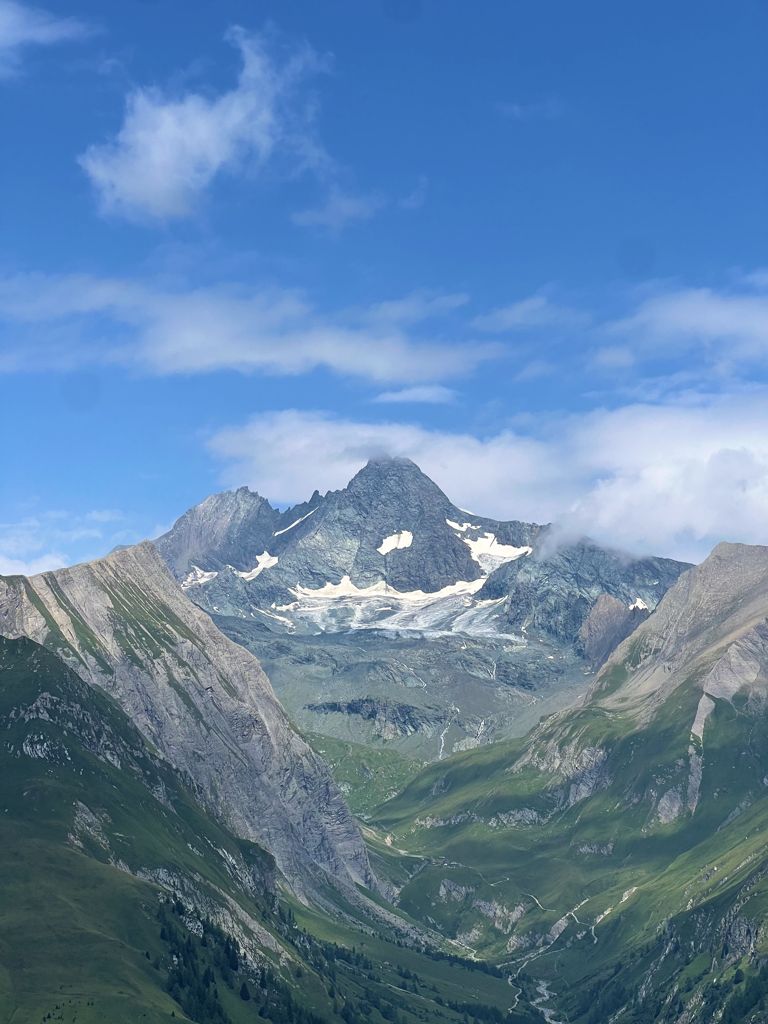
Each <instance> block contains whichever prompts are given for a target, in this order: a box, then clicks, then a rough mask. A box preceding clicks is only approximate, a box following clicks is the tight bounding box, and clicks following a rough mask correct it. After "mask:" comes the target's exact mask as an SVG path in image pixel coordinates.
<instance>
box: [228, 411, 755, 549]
mask: <svg viewBox="0 0 768 1024" xmlns="http://www.w3.org/2000/svg"><path fill="white" fill-rule="evenodd" d="M210 449H211V451H212V452H213V453H214V455H215V456H216V457H217V458H219V459H221V460H222V461H223V462H224V463H225V464H226V470H225V479H226V482H227V483H230V484H241V483H249V484H251V485H252V486H254V487H256V488H257V489H258V490H259V491H260V492H261V493H262V494H267V495H268V496H269V497H271V498H273V499H274V500H276V501H285V502H291V501H299V500H303V499H305V498H306V497H307V495H308V494H310V493H311V492H312V490H313V489H314V488H315V487H317V488H319V489H320V490H324V489H326V488H329V487H330V488H337V487H342V486H344V484H345V483H346V482H347V481H348V480H349V478H350V477H351V476H352V475H353V474H354V473H355V472H356V471H357V469H359V468H360V466H361V465H362V464H363V463H364V462H365V461H366V459H368V458H369V457H371V456H373V455H379V454H384V453H387V454H392V455H403V456H408V457H410V458H412V459H414V461H415V462H417V463H418V464H419V465H420V466H421V468H422V469H423V470H424V471H425V472H426V473H427V474H428V475H429V476H431V477H432V478H433V479H434V480H436V482H437V483H438V484H439V485H440V486H441V487H442V488H443V489H444V490H445V491H446V493H447V494H448V495H449V496H450V497H451V498H452V500H453V501H455V502H456V504H458V505H459V506H461V507H465V508H472V509H474V510H475V511H476V512H479V513H484V514H486V515H489V516H498V517H508V518H520V519H525V520H532V521H539V522H542V521H554V522H557V523H558V524H560V526H561V528H562V529H563V531H565V533H566V534H568V535H572V534H581V533H586V534H589V535H591V536H593V537H595V538H597V539H598V540H600V541H602V542H603V543H607V544H613V545H616V546H618V547H620V548H624V549H626V550H629V551H637V552H650V553H655V554H665V555H672V556H677V557H682V558H690V559H698V558H701V557H703V556H704V555H705V554H706V553H707V551H708V550H709V549H710V548H711V547H712V546H713V545H714V544H715V543H717V542H718V541H719V540H722V539H727V540H738V541H744V542H748V543H768V395H767V394H766V393H765V391H759V392H758V391H755V392H754V393H752V394H751V395H749V394H742V395H739V396H731V397H728V396H726V397H710V398H706V399H699V400H697V401H695V402H693V401H692V402H690V403H688V404H683V403H673V402H668V403H666V404H664V403H662V404H657V405H650V404H640V403H638V404H634V405H630V406H626V407H624V408H620V409H615V410H597V411H594V412H591V413H588V414H584V415H579V416H563V417H557V418H552V419H550V420H549V421H547V422H545V423H543V424H540V430H539V432H538V433H536V434H533V433H527V434H526V433H523V432H519V431H517V432H516V431H512V430H507V431H501V432H499V433H497V434H494V435H491V436H486V437H475V436H472V435H471V434H469V433H463V432H451V431H441V430H427V429H425V428H423V427H420V426H416V425H412V424H403V423H369V422H364V421H352V420H347V419H336V418H333V417H332V416H330V415H326V414H323V413H307V412H299V411H284V412H276V413H268V414H264V415H261V416H257V417H254V418H253V419H252V420H251V421H249V422H248V423H246V424H244V425H243V426H240V427H233V428H231V429H228V430H223V431H220V432H219V433H217V434H216V435H215V436H214V437H212V438H211V440H210Z"/></svg>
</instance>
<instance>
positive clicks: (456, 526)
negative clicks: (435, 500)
mask: <svg viewBox="0 0 768 1024" xmlns="http://www.w3.org/2000/svg"><path fill="white" fill-rule="evenodd" d="M445 521H446V523H447V524H448V525H449V526H450V528H451V529H452V530H456V532H457V533H466V532H467V530H479V529H480V527H479V526H475V525H474V524H473V523H454V521H453V520H452V519H446V520H445Z"/></svg>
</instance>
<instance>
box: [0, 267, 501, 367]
mask: <svg viewBox="0 0 768 1024" xmlns="http://www.w3.org/2000/svg"><path fill="white" fill-rule="evenodd" d="M432 301H433V302H438V303H439V300H432ZM443 301H445V300H443ZM450 301H454V300H450ZM425 304H426V306H427V307H429V300H428V299H425V298H414V297H413V296H411V297H408V298H406V299H405V300H403V305H402V306H399V307H398V304H397V303H393V304H392V305H391V307H390V308H389V309H388V311H386V307H382V306H378V307H376V306H374V307H372V308H371V310H370V313H369V315H366V312H365V311H364V310H356V311H348V312H346V313H339V314H336V315H329V314H324V313H321V312H320V311H318V310H317V309H315V308H314V307H313V306H312V305H311V304H310V303H309V302H308V300H307V299H306V298H305V297H304V296H303V295H302V294H301V293H299V292H296V291H290V290H286V289H267V290H262V291H254V290H252V289H246V288H243V287H234V286H233V287H229V288H224V287H221V288H196V289H195V288H191V289H187V290H176V291H171V290H166V291H164V290H160V289H158V288H155V287H152V286H150V285H148V284H145V283H142V282H137V281H131V280H126V279H118V278H97V277H87V276H82V277H61V278H50V277H44V276H31V277H15V278H10V279H6V280H4V281H2V280H0V327H1V326H2V320H3V319H5V321H6V323H7V335H8V337H9V338H11V339H13V340H12V341H9V343H8V345H6V347H5V349H4V351H3V353H2V356H0V370H5V371H6V372H12V371H14V370H15V371H18V370H24V369H30V368H32V367H35V368H42V367H43V366H49V367H58V368H65V367H68V366H73V365H79V364H82V363H84V362H101V363H104V362H107V363H117V364H123V365H126V364H127V365H134V366H138V367H140V368H143V369H144V370H146V371H147V372H150V373H157V374H173V373H207V372H213V371H216V370H221V369H232V370H238V371H240V372H244V373H255V372H262V373H268V374H282V375H292V374H300V373H308V372H310V371H312V370H315V369H318V368H325V369H328V370H331V371H333V372H335V373H339V374H344V375H349V376H354V377H360V378H365V379H368V380H372V381H375V382H379V383H382V384H416V383H421V382H429V383H434V382H435V381H436V380H444V379H446V378H451V377H455V376H457V375H460V374H463V373H468V372H470V371H471V370H472V369H474V368H475V367H476V366H478V365H479V364H480V363H483V362H485V361H487V360H488V359H491V358H493V357H495V356H497V355H498V354H499V350H498V347H497V346H495V345H487V344H477V343H468V342H467V343H465V342H456V343H449V342H443V341H436V340H434V339H431V338H430V337H429V336H428V335H425V334H424V332H417V333H415V334H414V333H413V331H411V330H406V327H407V326H408V321H409V320H410V321H411V322H413V321H414V318H415V319H423V318H424V317H425V316H426V315H427V314H426V311H425V308H424V306H425ZM419 306H421V309H420V313H419V311H418V309H417V307H419Z"/></svg>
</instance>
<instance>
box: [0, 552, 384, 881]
mask: <svg viewBox="0 0 768 1024" xmlns="http://www.w3.org/2000/svg"><path fill="white" fill-rule="evenodd" d="M0 633H2V634H3V635H5V636H10V637H13V636H22V635H23V636H28V637H30V638H31V639H34V640H37V641H38V642H40V643H42V644H43V645H44V646H48V647H49V648H51V649H52V650H54V651H55V652H57V653H59V654H61V655H62V657H63V658H64V660H65V661H67V662H68V663H69V664H70V665H72V666H73V667H74V668H75V669H76V670H77V671H79V672H80V673H82V674H83V675H84V677H85V678H86V680H87V681H88V682H89V683H90V684H91V685H95V686H98V687H101V688H102V689H104V690H106V691H107V692H108V693H110V694H111V695H112V696H113V697H114V698H115V699H116V700H117V701H118V703H119V704H120V705H121V706H122V707H123V709H124V710H125V711H126V712H127V713H128V714H129V716H130V718H131V719H132V720H133V721H134V722H135V723H136V724H137V726H138V727H139V729H140V730H141V731H142V733H143V734H144V735H145V736H146V737H147V738H148V739H149V740H150V741H151V742H152V743H153V744H154V745H155V746H156V747H157V749H158V750H160V751H161V752H162V753H163V755H164V756H165V757H166V758H167V759H168V760H169V761H170V762H171V763H172V764H174V765H175V767H176V768H177V770H180V771H182V772H183V773H184V774H186V776H187V777H188V778H189V779H190V780H191V781H192V782H193V784H194V786H195V789H196V792H197V793H198V796H199V797H200V798H201V799H202V800H203V802H204V803H205V804H206V805H207V806H208V807H209V809H211V810H212V811H213V812H214V813H215V814H218V815H220V816H221V817H222V818H223V819H224V820H225V821H226V822H227V824H228V825H229V827H231V828H232V829H233V830H234V831H235V832H237V833H238V834H240V835H243V836H244V837H247V838H252V839H254V840H256V841H259V842H261V843H262V845H264V846H265V847H266V848H267V849H268V850H269V851H270V852H271V853H273V854H274V856H275V857H276V859H277V862H278V864H279V866H280V868H281V870H282V871H283V872H284V873H285V874H286V876H287V877H288V878H289V879H291V880H292V881H293V883H294V884H297V885H299V886H301V885H309V886H311V885H312V884H313V883H312V876H313V873H314V872H315V871H316V869H321V871H323V872H328V873H329V876H330V877H335V878H336V879H337V880H338V881H339V882H340V883H342V882H343V883H344V884H357V883H360V884H363V885H366V886H368V887H370V888H375V887H376V881H375V878H374V876H373V874H372V872H371V870H370V866H369V864H368V859H367V855H366V853H365V848H364V845H363V842H362V839H361V837H360V835H359V832H358V830H357V827H356V826H355V824H354V822H353V820H352V818H351V815H350V814H349V812H348V810H347V808H346V805H345V804H344V801H343V798H342V796H341V794H340V793H339V791H338V789H337V788H336V786H335V784H334V783H333V781H332V779H331V776H330V774H329V772H328V769H327V767H326V766H325V764H324V762H322V760H321V759H320V758H318V757H317V755H315V754H314V753H313V752H312V751H311V750H310V748H309V747H307V745H306V744H305V743H304V741H303V740H302V739H300V737H299V736H298V735H297V733H296V732H295V730H294V729H293V727H292V726H291V725H290V723H289V722H288V719H287V718H286V716H285V713H284V711H283V709H282V707H281V706H280V704H279V702H278V701H277V698H276V697H275V694H274V691H273V690H272V687H271V685H270V683H269V681H268V679H267V677H266V676H265V674H264V672H263V671H262V669H261V666H260V665H259V664H258V662H257V661H256V659H255V658H253V657H252V656H251V655H249V654H248V653H247V652H246V651H245V650H244V649H243V648H242V647H240V646H239V645H237V644H234V643H232V642H231V641H230V640H228V639H227V638H226V637H224V635H223V634H221V633H220V632H219V631H218V630H217V629H216V627H215V625H214V624H213V623H212V621H211V620H210V618H209V617H208V616H207V615H205V614H204V613H202V612H201V611H200V610H199V609H197V608H196V606H194V605H193V604H192V603H191V602H189V601H188V600H187V599H186V597H185V596H184V595H183V593H182V592H181V591H180V590H179V588H178V586H177V585H176V583H175V581H174V580H173V578H172V577H171V575H170V573H169V572H168V569H167V567H166V565H165V563H164V562H163V561H162V559H161V558H160V555H159V553H158V551H157V549H156V548H155V547H154V546H153V545H152V544H150V543H149V542H145V543H143V544H140V545H137V546H135V547H132V548H126V549H123V550H122V551H119V552H114V553H112V554H111V555H108V556H107V557H106V558H104V559H99V560H97V561H96V562H91V563H84V564H82V565H79V566H74V567H71V568H69V569H64V570H59V571H56V572H51V573H43V574H41V575H39V576H35V577H30V578H26V577H12V578H0ZM254 780H258V785H256V786H254ZM315 881H316V880H315Z"/></svg>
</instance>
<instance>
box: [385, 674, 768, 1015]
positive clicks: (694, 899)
mask: <svg viewBox="0 0 768 1024" xmlns="http://www.w3.org/2000/svg"><path fill="white" fill-rule="evenodd" d="M631 669H632V667H631V665H625V666H621V667H620V669H619V670H618V671H619V674H620V675H624V676H626V675H629V674H630V673H631ZM694 683H695V680H693V679H691V680H689V682H688V684H686V685H682V686H680V687H678V688H677V689H676V690H675V691H674V693H673V694H672V696H671V697H670V698H669V699H668V700H667V701H666V702H665V703H664V704H663V705H662V706H661V708H660V709H659V710H658V712H657V714H656V716H655V718H654V720H653V723H652V727H646V724H644V723H640V722H638V720H637V718H636V717H632V716H630V715H629V714H622V713H620V712H616V713H609V712H607V711H606V710H605V709H603V708H601V707H597V706H594V705H587V706H586V707H585V708H583V709H580V710H577V711H574V712H572V713H570V714H568V715H563V716H559V717H558V718H556V719H555V720H552V721H550V722H549V723H546V724H545V725H544V726H543V727H542V728H540V729H539V730H538V731H537V732H536V733H535V734H534V737H533V738H532V739H529V740H528V741H526V742H515V743H510V744H503V745H501V744H500V745H495V746H491V747H488V748H485V749H480V750H476V751H471V752H468V753H466V754H462V755H459V756H456V757H453V758H450V759H448V760H447V761H445V762H443V763H442V764H440V765H433V766H431V767H429V768H427V769H425V771H423V772H422V773H421V775H420V776H419V777H418V778H417V779H416V780H414V781H413V782H412V783H411V784H410V785H408V786H407V787H406V788H405V789H404V791H403V792H402V793H401V794H399V795H398V796H397V797H396V798H394V799H393V800H390V801H388V802H386V803H384V804H383V805H382V806H381V807H380V808H379V810H378V811H377V813H376V815H375V816H374V824H375V826H376V831H377V842H378V845H379V849H382V847H383V846H386V849H387V850H390V851H391V850H393V849H394V850H400V851H402V852H404V853H407V854H409V855H410V861H409V863H410V864H411V865H412V866H411V868H410V869H409V874H410V876H411V877H410V878H407V879H405V880H403V878H402V863H403V858H402V854H401V855H400V871H401V875H400V884H402V890H401V892H400V905H401V907H402V909H403V910H404V911H406V912H408V913H409V914H411V915H412V916H413V917H415V918H417V919H419V920H422V921H424V922H426V923H429V924H430V925H431V926H432V927H436V928H438V929H439V930H440V931H441V932H442V933H443V934H445V935H447V936H450V937H452V938H454V939H457V940H459V941H461V942H463V943H464V944H465V945H466V947H467V949H468V952H471V953H473V954H476V955H483V956H487V957H490V958H492V959H493V960H494V962H496V963H498V964H501V965H503V966H504V969H505V970H509V971H510V973H511V975H512V977H513V978H515V977H517V978H518V980H522V979H526V978H528V977H533V978H535V979H539V980H540V981H541V982H544V983H545V984H546V985H547V986H548V988H547V989H546V992H552V993H554V995H553V997H552V1001H551V1002H548V1001H547V1000H545V1001H544V1002H543V1003H542V1005H545V1006H550V1007H556V1008H557V1009H556V1013H557V1014H562V1015H563V1019H567V1020H568V1021H570V1022H571V1024H576V1022H585V1024H586V1022H589V1024H603V1022H604V1021H608V1020H609V1019H610V1020H614V1021H616V1022H619V1021H622V1022H623V1021H627V1022H629V1021H632V1022H646V1021H655V1020H665V1021H681V1022H682V1021H691V1022H692V1021H694V1020H696V1021H698V1020H701V1021H709V1020H715V1019H719V1018H718V1017H717V1014H718V1013H720V1012H722V1011H723V1008H724V1007H725V1008H726V1011H725V1012H726V1013H727V1012H730V1011H728V1010H727V1007H728V1006H729V1005H730V1004H731V1003H733V1006H737V1005H738V999H739V998H742V997H743V995H744V992H745V991H746V990H747V988H748V987H749V986H750V985H751V986H752V988H751V989H750V991H751V995H749V997H748V998H747V999H746V1002H749V999H751V998H752V996H755V993H756V992H757V994H758V995H757V996H756V1001H755V1002H754V1005H753V1007H752V1008H748V1009H745V1010H744V1011H743V1013H742V1014H741V1016H739V1017H734V1018H733V1019H734V1020H736V1019H738V1020H742V1019H744V1020H746V1019H749V1017H748V1013H752V1012H759V1013H762V1012H763V1011H762V1010H759V1011H758V1010H755V1009H754V1006H758V1007H759V1005H760V1000H761V999H762V998H763V997H762V995H760V992H762V985H763V980H765V979H763V973H762V972H763V967H762V965H763V963H764V962H765V959H766V958H768V930H766V928H765V925H764V922H765V921H766V920H767V919H768V915H767V914H766V911H768V881H766V876H768V796H767V795H766V784H767V783H768V779H766V765H768V720H767V719H766V716H765V715H764V714H763V713H762V709H755V708H754V707H748V706H747V701H746V698H745V697H744V696H737V697H736V698H734V700H733V702H732V703H729V702H728V701H725V700H717V701H715V702H714V704H715V706H714V709H713V711H712V713H711V715H710V718H709V721H708V723H707V728H706V731H705V733H704V742H703V744H702V742H701V741H700V740H699V739H698V738H697V737H692V735H691V726H692V723H693V721H694V717H695V714H696V708H697V704H698V701H699V699H700V696H701V691H700V690H699V689H698V687H697V686H695V685H694ZM699 769H700V770H701V776H700V781H699V786H698V792H697V794H696V800H695V804H694V807H693V811H692V810H691V808H690V807H686V806H683V807H680V806H679V800H680V798H681V797H682V800H683V802H685V800H686V799H692V795H693V794H692V791H691V789H689V787H691V786H693V787H694V788H695V782H696V779H697V778H698V772H699ZM694 811H695V813H694ZM418 858H420V859H418ZM385 863H386V861H385ZM393 877H395V876H394V875H393ZM751 979H752V980H751ZM761 979H762V980H761ZM708 1007H709V1009H708ZM734 1012H735V1011H734ZM739 1012H740V1013H741V1011H739ZM713 1014H714V1015H713ZM745 1014H747V1016H745ZM723 1019H724V1020H726V1019H728V1018H727V1016H724V1017H723ZM755 1019H759V1020H764V1019H768V1010H766V1016H764V1017H760V1016H758V1017H757V1018H755Z"/></svg>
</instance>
